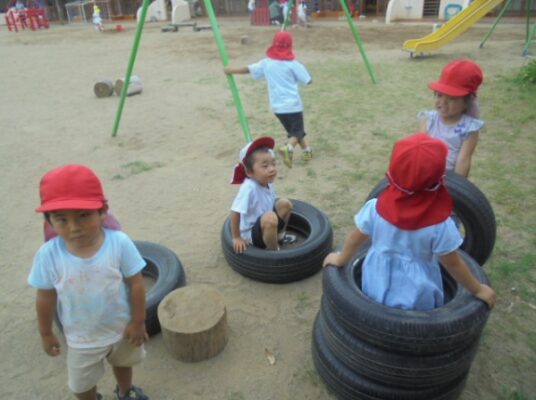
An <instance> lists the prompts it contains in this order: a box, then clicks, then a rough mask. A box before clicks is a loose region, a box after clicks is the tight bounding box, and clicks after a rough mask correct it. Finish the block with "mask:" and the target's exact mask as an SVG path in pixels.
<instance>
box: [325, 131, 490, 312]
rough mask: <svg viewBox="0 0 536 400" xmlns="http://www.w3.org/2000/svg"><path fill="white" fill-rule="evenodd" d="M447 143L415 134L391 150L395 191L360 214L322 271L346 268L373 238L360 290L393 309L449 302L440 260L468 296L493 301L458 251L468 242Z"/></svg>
mask: <svg viewBox="0 0 536 400" xmlns="http://www.w3.org/2000/svg"><path fill="white" fill-rule="evenodd" d="M447 152H448V148H447V145H446V144H445V143H444V142H443V141H441V140H438V139H435V138H432V137H430V136H428V135H426V134H424V133H415V134H413V135H411V136H408V137H406V138H404V139H402V140H400V141H398V142H397V143H395V145H394V148H393V153H392V156H391V162H390V164H389V170H388V172H387V174H386V175H387V178H388V180H389V186H388V187H387V188H386V189H385V191H384V192H383V193H382V194H381V195H380V196H379V198H378V199H372V200H369V201H368V202H367V203H365V205H364V206H363V208H362V209H361V210H360V211H359V213H358V214H357V215H356V216H355V223H356V229H355V230H354V231H353V232H352V233H350V235H348V237H347V239H346V242H345V243H344V248H343V249H342V251H341V252H340V253H331V254H329V255H328V256H327V257H326V259H325V260H324V266H328V265H334V266H338V267H342V266H344V265H346V264H347V263H348V262H349V261H350V259H351V258H352V256H353V255H354V254H355V253H356V252H357V250H358V249H359V248H360V246H361V245H362V244H363V243H365V241H367V239H369V238H370V239H371V242H372V244H371V247H370V250H369V251H368V253H367V256H366V257H365V260H364V262H363V276H362V282H361V283H362V290H363V292H364V293H365V294H366V295H367V296H368V297H370V298H371V299H372V300H374V301H376V302H378V303H382V304H384V305H386V306H389V307H394V308H401V309H407V310H430V309H433V308H436V307H440V306H442V305H443V302H444V294H443V283H442V279H441V270H440V267H439V262H441V264H442V265H443V267H444V268H445V269H446V270H447V271H448V272H449V273H450V274H451V275H452V276H453V278H454V279H456V280H457V281H458V282H459V283H460V284H461V285H463V286H464V287H465V288H466V289H467V290H468V291H469V292H470V293H472V294H473V295H474V296H476V297H478V298H479V299H481V300H483V301H485V302H486V303H487V304H488V306H489V307H490V308H492V307H493V306H494V304H495V292H494V291H493V289H491V288H490V287H489V286H487V285H485V284H482V283H480V282H479V281H478V280H477V279H476V278H475V277H474V276H473V274H472V273H471V271H470V270H469V268H468V266H467V264H465V262H464V261H463V259H462V258H461V257H460V255H459V254H458V253H457V252H456V250H457V249H458V248H459V246H460V245H461V243H462V241H463V240H462V238H461V236H460V234H459V232H458V230H457V229H456V226H455V225H454V222H453V221H452V219H451V218H450V214H451V212H452V207H453V205H452V199H451V197H450V195H449V193H448V191H447V189H446V187H445V186H444V183H443V179H444V174H445V162H446V158H447Z"/></svg>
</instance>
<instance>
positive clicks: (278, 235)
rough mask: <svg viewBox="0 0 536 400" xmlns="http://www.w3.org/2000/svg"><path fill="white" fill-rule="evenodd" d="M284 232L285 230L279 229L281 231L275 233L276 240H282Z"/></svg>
mask: <svg viewBox="0 0 536 400" xmlns="http://www.w3.org/2000/svg"><path fill="white" fill-rule="evenodd" d="M285 234H286V232H285V231H281V232H279V233H278V234H277V240H278V241H281V240H283V239H284V237H285Z"/></svg>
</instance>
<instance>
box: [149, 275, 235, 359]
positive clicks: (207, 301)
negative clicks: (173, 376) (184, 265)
mask: <svg viewBox="0 0 536 400" xmlns="http://www.w3.org/2000/svg"><path fill="white" fill-rule="evenodd" d="M157 313H158V320H159V321H160V326H161V328H162V337H163V339H164V344H165V346H166V348H167V349H168V351H169V352H170V353H171V354H172V355H173V356H174V357H175V358H177V359H179V360H181V361H185V362H197V361H202V360H207V359H209V358H212V357H214V356H216V355H217V354H219V353H220V352H221V351H222V350H223V348H224V347H225V345H226V344H227V339H228V333H227V311H226V308H225V304H224V299H223V296H222V295H221V294H220V292H218V291H217V290H216V289H214V288H212V287H210V286H208V285H196V286H186V287H182V288H179V289H175V290H174V291H172V292H170V293H168V294H167V295H166V297H164V299H163V300H162V301H161V302H160V304H159V305H158V312H157Z"/></svg>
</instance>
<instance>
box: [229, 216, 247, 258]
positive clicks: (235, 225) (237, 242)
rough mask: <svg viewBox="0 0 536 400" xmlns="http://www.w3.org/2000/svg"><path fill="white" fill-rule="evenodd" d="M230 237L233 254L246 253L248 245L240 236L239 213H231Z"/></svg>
mask: <svg viewBox="0 0 536 400" xmlns="http://www.w3.org/2000/svg"><path fill="white" fill-rule="evenodd" d="M231 235H232V237H233V250H234V251H235V253H237V254H240V253H243V252H244V251H246V248H247V247H248V243H247V242H246V241H245V240H244V239H242V236H240V213H237V212H236V211H231Z"/></svg>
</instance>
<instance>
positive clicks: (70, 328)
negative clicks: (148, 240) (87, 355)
mask: <svg viewBox="0 0 536 400" xmlns="http://www.w3.org/2000/svg"><path fill="white" fill-rule="evenodd" d="M104 235H105V238H104V242H103V244H102V246H101V248H100V249H99V250H98V251H97V253H96V254H95V255H93V256H92V257H90V258H80V257H77V256H75V255H73V254H71V253H69V251H68V250H67V247H66V246H65V242H64V240H63V239H62V238H61V237H59V236H57V237H55V238H54V239H51V240H49V241H48V242H46V243H44V244H43V245H42V246H41V248H40V249H39V251H38V252H37V254H36V255H35V258H34V263H33V266H32V270H31V272H30V275H29V277H28V283H29V284H30V285H31V286H33V287H35V288H38V289H56V292H57V295H58V303H57V311H58V316H59V318H60V321H61V323H62V325H63V332H64V334H65V337H66V339H67V343H68V345H69V346H70V347H75V348H91V347H102V346H108V345H110V344H113V343H116V342H117V341H119V340H120V339H121V337H122V336H123V332H124V330H125V327H126V326H127V324H128V322H129V321H130V316H131V312H130V296H129V293H128V287H127V285H126V283H125V278H129V277H131V276H134V275H135V274H137V273H138V272H140V271H141V270H142V269H143V268H144V266H145V261H144V260H143V258H142V257H141V255H140V253H139V252H138V250H137V249H136V246H135V245H134V243H133V242H132V240H130V238H129V237H128V236H127V235H126V234H124V233H123V232H121V231H114V230H108V229H104Z"/></svg>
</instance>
